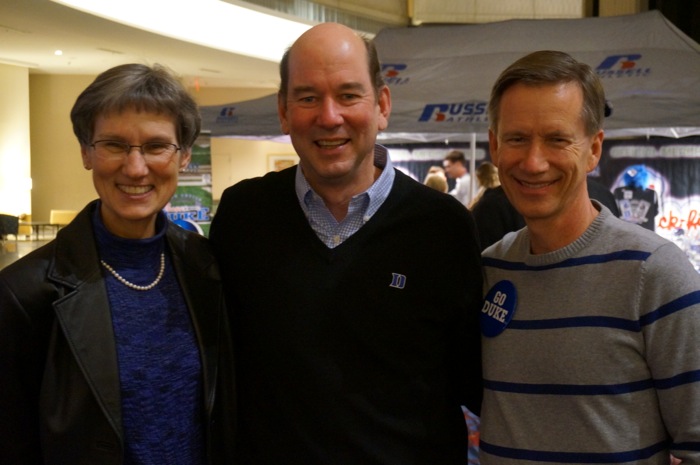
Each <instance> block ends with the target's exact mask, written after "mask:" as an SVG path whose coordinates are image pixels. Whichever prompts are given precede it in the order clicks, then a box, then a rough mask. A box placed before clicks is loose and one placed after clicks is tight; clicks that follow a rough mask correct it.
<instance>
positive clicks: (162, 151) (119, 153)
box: [90, 140, 180, 164]
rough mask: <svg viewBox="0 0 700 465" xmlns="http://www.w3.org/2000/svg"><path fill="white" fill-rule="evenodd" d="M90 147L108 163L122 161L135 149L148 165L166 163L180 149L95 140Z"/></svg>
mask: <svg viewBox="0 0 700 465" xmlns="http://www.w3.org/2000/svg"><path fill="white" fill-rule="evenodd" d="M90 147H92V148H94V149H95V153H96V154H97V156H99V157H100V158H102V159H104V160H108V161H116V160H120V161H123V160H124V158H126V157H127V156H128V155H129V153H131V149H133V148H137V149H139V152H141V155H142V156H143V159H144V160H145V161H146V163H149V164H159V163H167V162H168V161H170V159H171V158H172V156H173V155H174V154H175V152H177V151H178V150H180V147H178V146H177V145H175V144H169V143H167V142H146V143H145V144H141V145H130V144H127V143H126V142H119V141H117V140H97V141H95V142H93V143H92V144H90Z"/></svg>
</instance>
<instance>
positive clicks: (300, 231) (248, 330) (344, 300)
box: [210, 168, 482, 465]
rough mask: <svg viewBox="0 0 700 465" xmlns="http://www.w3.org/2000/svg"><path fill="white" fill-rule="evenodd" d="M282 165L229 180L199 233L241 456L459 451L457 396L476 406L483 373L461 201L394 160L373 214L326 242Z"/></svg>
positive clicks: (345, 459) (338, 461)
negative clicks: (207, 250)
mask: <svg viewBox="0 0 700 465" xmlns="http://www.w3.org/2000/svg"><path fill="white" fill-rule="evenodd" d="M294 169H295V168H291V169H288V170H285V171H282V172H279V173H270V174H268V175H266V176H265V177H263V178H256V179H253V180H246V181H243V182H241V183H238V184H237V185H235V186H233V187H230V188H228V189H227V190H226V191H225V192H224V195H223V197H222V201H221V204H220V207H219V209H218V211H217V213H216V215H215V218H214V221H213V224H212V228H211V233H210V237H211V240H212V244H213V246H214V248H215V252H216V254H217V257H218V258H219V260H220V266H221V270H222V274H223V278H224V283H225V288H226V289H227V290H228V295H227V297H228V300H229V303H230V308H231V310H232V312H233V317H234V320H233V321H234V323H233V324H234V332H235V340H236V348H237V361H238V373H237V376H238V388H239V394H240V397H239V400H240V404H239V406H240V411H239V413H240V417H239V425H240V436H239V439H240V440H239V453H240V454H239V457H240V460H241V463H243V464H253V463H254V464H256V465H260V464H265V465H267V464H270V465H273V464H274V465H279V464H282V463H284V464H304V465H314V464H319V465H321V464H323V465H327V464H334V465H342V464H363V465H369V464H383V465H387V464H396V465H409V464H437V463H439V464H441V465H449V464H458V463H466V457H467V455H466V445H467V441H466V440H467V434H466V430H465V425H464V419H463V416H462V412H461V410H460V404H466V405H467V406H468V407H469V408H470V409H471V410H473V411H476V412H478V411H479V409H480V402H481V387H482V383H481V361H480V358H481V357H480V335H479V327H478V313H479V309H480V307H481V305H480V304H481V300H482V299H481V295H482V288H481V287H482V275H481V269H480V256H479V247H478V244H477V241H476V236H475V232H474V231H475V229H474V222H473V220H472V218H471V215H470V214H469V213H468V211H467V210H466V209H465V208H464V206H462V205H460V204H459V202H457V201H455V200H454V199H453V198H451V197H450V196H448V195H445V194H442V193H439V192H437V191H435V190H432V189H429V188H427V187H425V186H422V185H421V184H420V183H418V182H415V181H413V180H411V179H410V178H408V177H407V176H405V175H404V174H402V173H401V172H399V171H397V172H396V179H395V181H394V186H393V188H392V191H391V193H390V195H389V197H388V198H387V200H386V201H385V203H384V204H383V205H382V207H381V208H380V209H379V210H378V211H377V212H376V213H375V215H374V216H373V217H372V219H371V220H370V221H369V222H367V223H366V224H365V225H364V226H363V227H362V228H361V229H360V230H359V231H358V232H357V233H355V234H354V235H353V236H351V237H350V238H349V239H348V240H346V241H345V242H344V243H342V244H341V245H339V246H338V247H336V248H334V249H329V248H327V247H326V246H325V245H324V244H323V243H322V242H321V241H320V240H319V239H318V237H317V236H316V235H315V233H314V232H313V230H312V229H311V227H310V226H309V224H308V222H307V220H306V218H305V216H304V214H303V212H302V209H301V207H300V206H299V204H298V200H297V197H296V194H295V191H294ZM402 276H403V277H405V278H402ZM403 279H405V281H404V282H403V283H402V280H403ZM392 283H393V284H394V286H398V287H392V286H391V284H392ZM402 284H403V286H402Z"/></svg>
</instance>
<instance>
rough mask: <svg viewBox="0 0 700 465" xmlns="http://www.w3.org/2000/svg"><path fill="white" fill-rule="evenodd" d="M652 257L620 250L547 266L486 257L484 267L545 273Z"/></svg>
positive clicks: (648, 254)
mask: <svg viewBox="0 0 700 465" xmlns="http://www.w3.org/2000/svg"><path fill="white" fill-rule="evenodd" d="M650 255H651V253H650V252H644V251H641V250H619V251H617V252H612V253H608V254H600V255H586V256H585V257H574V258H568V259H566V260H562V261H561V262H557V263H549V264H547V265H528V264H526V263H523V262H512V261H508V260H501V259H498V258H492V257H484V258H483V264H484V266H491V267H494V268H498V269H501V270H512V271H545V270H553V269H556V268H570V267H574V266H583V265H595V264H600V263H608V262H614V261H620V260H635V261H644V260H646V259H647V258H649V256H650Z"/></svg>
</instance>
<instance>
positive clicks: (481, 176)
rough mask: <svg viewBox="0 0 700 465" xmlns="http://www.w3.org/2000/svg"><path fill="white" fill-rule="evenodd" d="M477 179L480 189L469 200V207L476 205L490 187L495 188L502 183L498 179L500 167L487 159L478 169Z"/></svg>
mask: <svg viewBox="0 0 700 465" xmlns="http://www.w3.org/2000/svg"><path fill="white" fill-rule="evenodd" d="M476 179H477V181H478V182H479V190H478V191H477V193H476V195H475V196H474V198H473V199H472V201H471V202H469V205H468V207H469V209H470V210H471V209H473V208H474V205H476V203H477V202H478V201H479V200H480V199H481V197H482V196H483V195H484V192H486V191H487V190H488V189H493V188H495V187H498V186H500V185H501V181H499V180H498V169H497V168H496V167H495V166H494V165H493V163H491V162H488V161H485V162H483V163H481V164H480V165H479V167H478V168H477V169H476Z"/></svg>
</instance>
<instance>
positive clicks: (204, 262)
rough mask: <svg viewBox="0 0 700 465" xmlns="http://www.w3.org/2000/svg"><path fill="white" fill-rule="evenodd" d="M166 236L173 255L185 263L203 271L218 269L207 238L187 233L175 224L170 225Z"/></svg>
mask: <svg viewBox="0 0 700 465" xmlns="http://www.w3.org/2000/svg"><path fill="white" fill-rule="evenodd" d="M165 235H166V238H167V241H168V246H169V247H170V250H171V251H172V253H173V254H174V255H175V256H176V257H178V258H179V259H180V260H182V261H183V262H184V263H187V264H188V265H189V266H191V267H195V268H197V269H199V270H201V271H206V270H207V269H210V268H211V267H216V261H215V258H214V254H213V252H212V250H211V245H210V243H209V240H208V239H207V238H206V237H204V236H202V235H201V234H197V233H195V232H192V231H186V230H185V229H183V228H181V227H179V226H178V225H176V224H174V223H169V224H168V229H167V230H166V233H165Z"/></svg>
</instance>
